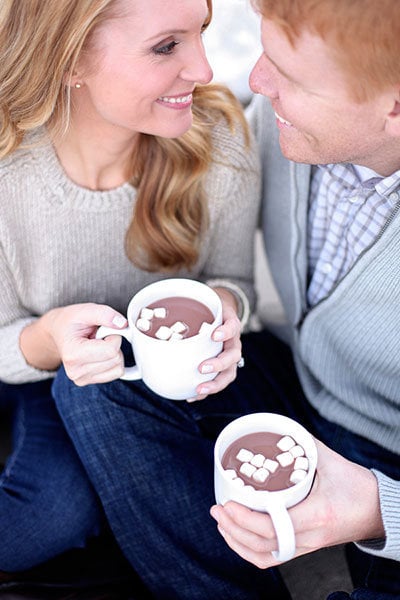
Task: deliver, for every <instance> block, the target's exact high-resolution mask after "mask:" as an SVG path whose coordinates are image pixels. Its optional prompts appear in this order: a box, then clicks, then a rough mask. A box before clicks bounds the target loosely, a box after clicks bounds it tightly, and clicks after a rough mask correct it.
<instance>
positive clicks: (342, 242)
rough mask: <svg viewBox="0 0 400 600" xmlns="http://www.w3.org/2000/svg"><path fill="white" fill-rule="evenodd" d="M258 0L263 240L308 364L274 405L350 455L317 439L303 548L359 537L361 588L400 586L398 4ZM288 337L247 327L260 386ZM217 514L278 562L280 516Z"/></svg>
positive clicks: (257, 557)
mask: <svg viewBox="0 0 400 600" xmlns="http://www.w3.org/2000/svg"><path fill="white" fill-rule="evenodd" d="M257 7H258V8H259V10H260V13H261V17H262V18H261V38H262V45H263V54H262V55H261V57H260V59H259V61H258V62H257V64H256V65H255V67H254V69H253V71H252V73H251V76H250V83H251V88H252V89H253V91H254V92H256V93H257V94H262V95H263V96H266V97H267V99H268V101H269V102H268V101H267V100H266V99H265V98H257V99H256V100H255V101H254V102H253V105H252V106H251V107H250V110H249V116H250V118H251V120H252V122H253V125H254V127H255V131H256V133H257V135H258V139H259V142H260V148H261V154H262V160H263V167H264V172H263V173H264V215H263V224H264V234H265V245H266V251H267V255H268V259H269V263H270V266H271V271H272V274H273V277H274V280H275V283H276V286H277V289H278V291H279V293H280V296H281V299H282V303H283V305H284V308H285V313H286V316H287V320H288V325H287V327H286V328H285V329H284V331H283V333H282V337H283V338H284V341H285V342H286V343H287V344H288V345H289V347H290V349H291V352H292V354H293V358H294V363H295V366H296V372H297V376H298V378H299V385H298V391H297V392H294V393H293V390H292V396H291V397H290V395H289V394H287V393H286V392H285V391H283V401H282V402H281V404H280V405H279V404H277V405H274V408H275V409H276V410H277V412H286V413H288V414H289V415H290V416H292V417H294V418H296V419H297V420H299V421H301V422H302V423H303V424H304V425H305V426H306V427H308V428H309V429H310V430H311V431H312V432H313V433H314V434H315V435H316V437H317V438H319V439H320V440H322V441H323V442H325V443H326V444H327V445H328V446H330V447H331V448H332V449H334V450H337V452H338V453H339V454H337V453H335V452H333V451H332V450H330V449H328V448H327V447H326V446H325V445H322V444H319V467H318V474H317V477H316V480H315V483H314V487H313V490H312V492H311V494H310V495H309V497H308V498H307V499H306V500H305V501H303V502H302V503H301V504H299V505H297V506H296V507H294V508H292V509H291V510H290V514H291V517H292V520H293V523H294V527H295V531H296V542H297V555H300V554H304V553H307V552H311V551H313V550H316V549H318V548H322V547H326V546H330V545H335V544H339V543H344V542H356V545H354V544H351V545H350V547H349V551H348V558H349V566H350V570H351V573H352V576H353V580H354V583H355V586H356V587H357V588H358V590H357V591H355V592H354V593H353V595H352V596H351V598H354V599H356V598H357V600H358V599H361V598H362V599H367V598H368V599H378V598H379V599H389V598H400V564H399V562H398V561H400V501H399V497H400V481H399V480H400V456H399V454H400V387H399V375H400V361H399V358H398V357H399V350H400V323H399V320H398V318H397V316H396V315H397V311H398V304H399V301H400V214H399V207H400V62H399V60H398V56H399V51H400V5H399V3H398V2H396V0H383V1H381V2H376V1H375V0H358V1H356V0H353V1H352V2H348V1H347V0H320V2H315V0H258V2H257ZM271 109H272V110H271ZM255 340H257V344H258V348H259V357H256V358H255V359H254V356H256V353H255V351H254V347H255ZM274 346H276V350H275V351H274V350H273V348H274ZM279 347H280V346H279V344H278V342H277V341H276V340H275V338H272V337H271V336H269V335H267V334H266V333H262V334H259V335H258V336H253V339H251V336H250V338H249V340H248V341H247V342H246V340H244V355H245V356H246V348H247V352H250V353H251V355H252V356H250V360H248V359H247V358H246V365H247V366H248V368H249V369H251V370H250V371H248V374H247V377H249V374H250V375H251V377H252V378H253V384H254V388H255V389H257V390H258V391H259V392H260V393H262V390H263V385H262V378H263V377H264V378H265V382H266V383H265V386H264V390H268V385H269V382H270V380H271V377H272V378H274V379H275V381H274V384H275V385H278V386H282V385H283V383H282V381H283V380H282V378H281V380H279V379H278V377H277V372H276V371H274V370H273V366H271V363H269V362H268V361H269V360H275V362H277V356H280V357H281V359H282V361H284V360H285V358H284V356H283V352H284V350H279ZM271 357H272V358H271ZM286 360H288V358H286ZM262 361H264V367H263V365H262ZM255 362H258V363H259V369H258V375H259V380H258V381H257V382H256V381H255V369H254V367H253V364H252V363H255ZM281 368H284V367H282V366H281ZM289 368H290V366H288V369H289ZM246 370H247V369H243V370H242V371H243V372H241V373H240V375H239V377H238V380H237V384H236V385H238V386H241V385H243V383H241V381H242V380H243V379H245V378H246ZM263 371H264V372H263ZM271 373H272V375H271ZM278 375H279V374H278ZM234 385H235V384H234ZM293 385H294V383H293ZM282 389H283V388H282ZM228 393H229V389H228ZM303 394H304V395H303ZM265 408H266V409H268V408H269V401H268V398H267V397H266V400H265ZM347 459H349V460H347ZM212 515H213V516H214V518H215V519H216V520H217V521H218V528H219V530H220V532H221V533H222V535H223V537H224V538H225V540H226V541H227V543H228V544H229V546H230V547H231V548H232V549H233V550H235V551H236V552H237V553H238V554H239V555H240V556H242V557H243V558H245V559H246V560H248V561H250V562H251V563H253V564H255V565H256V566H259V567H261V568H266V567H270V566H273V565H274V564H276V561H275V560H274V558H273V556H272V554H271V551H272V550H274V549H276V538H275V534H274V531H273V527H272V524H271V521H270V519H269V517H268V516H267V515H263V514H260V513H256V512H253V511H250V510H249V509H247V508H245V507H243V506H240V505H238V504H235V503H229V504H227V505H226V506H225V507H224V508H223V507H222V506H217V507H213V508H212ZM342 597H343V598H347V597H349V596H348V595H347V594H344V593H337V594H333V595H331V598H342Z"/></svg>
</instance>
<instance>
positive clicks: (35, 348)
mask: <svg viewBox="0 0 400 600" xmlns="http://www.w3.org/2000/svg"><path fill="white" fill-rule="evenodd" d="M57 311H58V309H53V310H50V311H49V312H47V313H45V314H44V315H43V316H41V317H40V318H38V319H36V320H35V321H32V322H31V323H30V324H29V325H27V326H26V327H25V328H24V329H23V330H22V331H21V334H20V340H19V344H20V348H21V352H22V354H23V355H24V358H25V360H26V362H27V364H29V365H30V366H31V367H34V368H36V369H40V370H45V371H54V370H55V369H57V368H58V367H59V366H60V363H61V358H60V354H59V351H58V347H57V344H56V343H55V340H54V338H53V335H52V324H53V321H54V319H55V318H56V314H57Z"/></svg>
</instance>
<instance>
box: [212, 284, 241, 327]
mask: <svg viewBox="0 0 400 600" xmlns="http://www.w3.org/2000/svg"><path fill="white" fill-rule="evenodd" d="M206 284H207V285H209V286H210V287H214V288H215V287H221V288H225V289H227V290H228V291H229V292H231V293H232V294H233V295H234V296H235V298H236V300H237V304H238V317H239V319H240V325H241V328H242V330H243V329H244V328H245V327H246V325H247V323H248V322H249V318H250V302H249V299H248V298H247V296H246V294H245V293H244V291H243V290H242V288H241V287H239V286H238V285H236V283H232V282H231V281H229V279H209V280H208V281H206Z"/></svg>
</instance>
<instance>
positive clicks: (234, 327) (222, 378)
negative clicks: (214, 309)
mask: <svg viewBox="0 0 400 600" xmlns="http://www.w3.org/2000/svg"><path fill="white" fill-rule="evenodd" d="M214 289H215V291H216V292H217V294H218V295H219V297H220V298H221V301H222V325H220V327H217V328H216V329H215V331H214V332H213V335H212V337H213V339H214V340H215V341H216V342H223V343H224V347H223V351H222V352H221V354H219V355H218V356H217V357H216V358H210V359H208V360H205V361H203V362H202V363H201V364H200V365H199V371H200V372H201V373H218V375H217V376H216V377H215V379H213V380H211V381H207V382H206V383H202V384H200V385H199V386H198V387H197V396H196V397H195V398H190V399H189V400H188V401H189V402H193V401H195V400H203V399H204V398H205V397H206V396H208V395H209V394H216V393H217V392H220V391H221V390H223V389H224V388H225V387H226V386H227V385H228V384H229V383H231V382H232V381H233V380H234V379H235V377H236V369H237V363H238V362H239V360H240V358H241V356H242V343H241V341H240V333H241V326H240V321H239V319H238V316H237V304H236V299H235V297H234V296H233V294H231V292H229V291H228V290H227V289H225V288H214Z"/></svg>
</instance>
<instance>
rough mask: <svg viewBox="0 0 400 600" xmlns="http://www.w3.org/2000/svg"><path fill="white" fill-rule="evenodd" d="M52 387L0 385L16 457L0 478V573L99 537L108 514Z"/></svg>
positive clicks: (46, 384) (26, 566)
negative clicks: (10, 411) (9, 410)
mask: <svg viewBox="0 0 400 600" xmlns="http://www.w3.org/2000/svg"><path fill="white" fill-rule="evenodd" d="M50 390H51V382H50V381H45V382H40V383H33V384H25V385H6V384H4V383H1V385H0V407H2V408H4V406H7V407H8V408H10V407H12V408H13V412H14V415H13V422H14V430H13V451H12V453H11V455H10V456H9V458H8V460H7V463H6V465H5V468H4V470H3V473H2V474H1V475H0V540H1V543H0V570H2V571H11V572H13V571H20V570H24V569H29V568H31V567H32V566H35V565H37V564H39V563H41V562H43V561H46V560H47V559H49V558H51V557H53V556H55V555H57V554H59V553H61V552H63V551H65V550H68V549H70V548H74V547H83V546H84V545H85V543H86V541H87V539H88V538H89V537H90V536H93V535H96V534H97V533H98V532H99V529H100V525H101V524H102V523H103V524H104V514H103V512H102V509H101V505H100V503H99V500H98V498H97V496H96V494H95V492H94V490H93V488H92V487H91V485H90V482H89V480H88V478H87V476H86V473H85V471H84V469H83V468H82V465H81V462H80V460H79V458H78V456H77V454H76V452H75V450H74V447H73V445H72V444H71V441H70V440H69V438H68V436H67V434H66V432H65V428H64V426H63V424H62V422H61V420H60V417H59V415H58V413H57V410H56V408H55V406H54V401H53V399H52V397H51V393H50Z"/></svg>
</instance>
